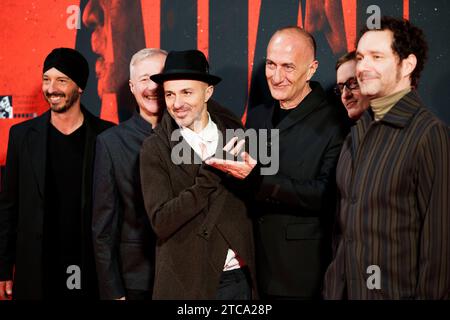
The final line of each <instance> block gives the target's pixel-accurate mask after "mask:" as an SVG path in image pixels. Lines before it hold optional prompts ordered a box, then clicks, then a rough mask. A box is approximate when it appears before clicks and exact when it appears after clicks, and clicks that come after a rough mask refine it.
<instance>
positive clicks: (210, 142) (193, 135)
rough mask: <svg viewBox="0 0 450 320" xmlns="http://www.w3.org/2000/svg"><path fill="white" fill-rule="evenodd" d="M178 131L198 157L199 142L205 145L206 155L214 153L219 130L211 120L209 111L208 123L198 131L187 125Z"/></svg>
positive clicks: (200, 152)
mask: <svg viewBox="0 0 450 320" xmlns="http://www.w3.org/2000/svg"><path fill="white" fill-rule="evenodd" d="M180 132H181V135H182V136H183V138H184V139H185V140H186V142H187V143H188V144H189V145H190V146H191V148H192V149H193V150H194V151H195V152H196V153H197V155H198V156H199V157H200V158H201V154H202V151H201V148H200V143H203V144H204V145H205V146H206V150H207V152H206V157H210V156H213V155H214V154H215V153H216V149H217V144H218V143H219V131H218V129H217V125H216V124H215V123H214V121H212V120H211V116H210V114H209V112H208V123H207V124H206V126H205V127H204V128H203V129H202V130H201V131H200V132H195V131H193V130H191V129H189V128H187V127H180Z"/></svg>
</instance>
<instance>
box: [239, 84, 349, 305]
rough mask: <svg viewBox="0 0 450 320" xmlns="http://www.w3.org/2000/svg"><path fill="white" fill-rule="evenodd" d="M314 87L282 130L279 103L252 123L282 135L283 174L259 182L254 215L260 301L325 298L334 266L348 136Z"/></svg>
mask: <svg viewBox="0 0 450 320" xmlns="http://www.w3.org/2000/svg"><path fill="white" fill-rule="evenodd" d="M310 84H311V88H312V92H311V93H310V94H309V95H308V96H306V97H305V99H304V100H303V101H302V102H301V103H300V105H299V106H298V107H296V108H295V109H294V110H292V111H291V112H290V113H289V114H288V115H287V116H286V117H285V118H284V119H283V120H282V121H281V122H280V123H279V124H278V126H277V127H275V128H274V127H273V125H272V116H273V112H274V109H275V108H279V103H278V102H276V103H274V104H272V105H261V106H258V107H256V108H254V109H253V110H251V112H250V113H249V115H248V121H247V128H254V129H279V170H278V173H276V174H275V175H266V176H261V177H260V181H259V182H258V183H257V185H256V187H255V188H256V194H255V202H254V204H253V209H252V211H253V214H254V217H255V245H256V249H257V251H256V253H257V264H256V265H257V273H258V280H259V283H258V285H259V288H260V290H261V293H262V295H265V294H266V295H276V296H290V297H301V298H315V297H319V296H320V291H321V286H322V279H323V275H324V272H325V270H326V267H327V265H328V263H329V261H330V258H331V257H330V254H331V252H330V251H331V249H330V248H331V240H330V238H331V225H332V218H333V211H334V208H335V202H334V201H335V192H336V190H335V168H336V163H337V160H338V156H339V152H340V150H341V146H342V143H343V139H344V137H345V134H346V128H345V126H344V125H343V124H342V122H341V121H340V119H341V116H340V115H339V113H338V110H337V107H336V106H334V105H331V104H330V103H329V102H327V100H326V97H325V92H324V91H323V89H322V87H321V86H320V84H319V83H317V82H311V83H310ZM273 143H274V141H272V150H273ZM269 145H270V143H269ZM269 147H270V146H269Z"/></svg>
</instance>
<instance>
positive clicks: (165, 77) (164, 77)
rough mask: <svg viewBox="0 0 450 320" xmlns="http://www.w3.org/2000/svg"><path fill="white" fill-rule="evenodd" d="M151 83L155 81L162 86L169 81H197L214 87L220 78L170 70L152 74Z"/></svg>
mask: <svg viewBox="0 0 450 320" xmlns="http://www.w3.org/2000/svg"><path fill="white" fill-rule="evenodd" d="M150 79H152V80H153V81H155V82H156V83H158V84H162V83H163V82H164V81H169V80H182V79H187V80H198V81H202V82H206V83H207V84H210V85H216V84H218V83H219V82H220V81H221V80H222V79H221V78H220V77H217V76H215V75H212V74H205V73H200V72H198V73H197V72H192V71H191V70H189V72H186V71H185V70H171V71H169V72H166V73H159V74H154V75H152V76H151V77H150Z"/></svg>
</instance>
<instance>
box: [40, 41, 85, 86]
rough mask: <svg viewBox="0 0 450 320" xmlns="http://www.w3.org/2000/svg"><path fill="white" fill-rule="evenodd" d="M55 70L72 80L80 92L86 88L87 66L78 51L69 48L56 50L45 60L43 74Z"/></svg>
mask: <svg viewBox="0 0 450 320" xmlns="http://www.w3.org/2000/svg"><path fill="white" fill-rule="evenodd" d="M51 68H56V69H58V71H60V72H62V73H64V74H65V75H66V76H68V77H69V78H70V79H72V80H73V81H74V82H75V83H76V84H77V85H78V86H79V87H80V88H81V89H82V90H84V88H86V83H87V80H88V77H89V65H88V62H87V61H86V59H85V58H84V57H83V56H82V55H81V53H79V52H78V51H76V50H74V49H70V48H57V49H53V51H52V52H50V54H49V55H48V56H47V58H45V61H44V68H43V71H42V72H43V73H44V72H46V71H47V70H49V69H51Z"/></svg>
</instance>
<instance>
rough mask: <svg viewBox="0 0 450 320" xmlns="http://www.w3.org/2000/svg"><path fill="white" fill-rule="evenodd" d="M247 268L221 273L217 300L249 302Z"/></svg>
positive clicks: (249, 281) (249, 289)
mask: <svg viewBox="0 0 450 320" xmlns="http://www.w3.org/2000/svg"><path fill="white" fill-rule="evenodd" d="M250 279H251V278H250V273H249V271H248V268H246V267H244V268H239V269H234V270H230V271H224V272H222V276H221V277H220V283H219V289H218V290H217V294H216V299H217V300H251V298H252V286H251V280H250Z"/></svg>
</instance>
